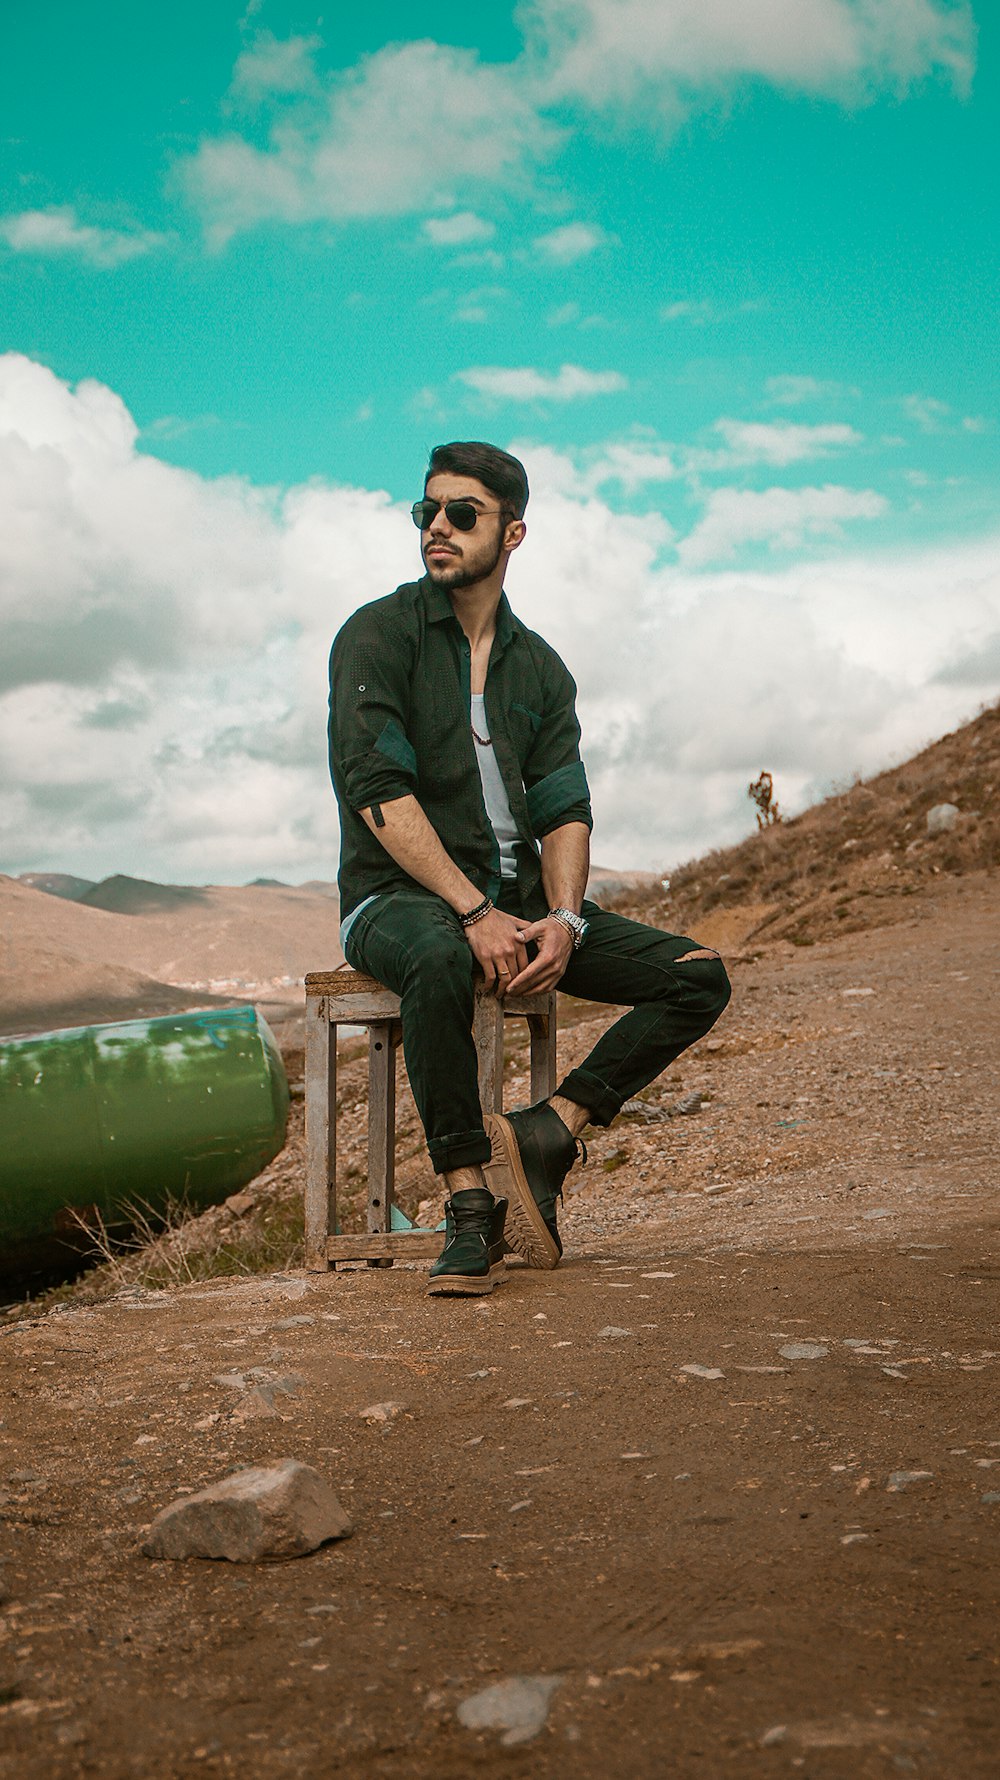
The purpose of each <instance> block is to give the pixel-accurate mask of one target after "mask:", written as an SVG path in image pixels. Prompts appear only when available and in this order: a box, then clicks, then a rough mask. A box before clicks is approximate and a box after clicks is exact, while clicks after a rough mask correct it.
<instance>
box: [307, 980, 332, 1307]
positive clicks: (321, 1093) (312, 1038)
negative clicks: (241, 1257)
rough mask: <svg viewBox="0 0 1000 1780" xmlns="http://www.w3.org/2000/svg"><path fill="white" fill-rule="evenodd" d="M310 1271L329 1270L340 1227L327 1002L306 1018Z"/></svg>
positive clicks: (330, 1043) (317, 1004)
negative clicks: (331, 1243)
mask: <svg viewBox="0 0 1000 1780" xmlns="http://www.w3.org/2000/svg"><path fill="white" fill-rule="evenodd" d="M305 1052H306V1055H305V1088H306V1185H305V1251H306V1266H307V1267H308V1268H310V1269H311V1270H312V1271H313V1272H317V1273H325V1272H326V1270H327V1258H326V1242H327V1238H328V1237H329V1234H330V1232H331V1230H335V1229H336V1227H337V1045H336V1035H335V1034H334V1033H333V1032H331V1030H330V1022H329V1019H328V1018H327V1007H326V1001H325V999H323V998H321V999H320V1000H319V1001H318V1002H317V1003H316V1004H315V1005H314V1006H311V1007H310V1008H309V1010H308V1012H307V1015H306V1042H305Z"/></svg>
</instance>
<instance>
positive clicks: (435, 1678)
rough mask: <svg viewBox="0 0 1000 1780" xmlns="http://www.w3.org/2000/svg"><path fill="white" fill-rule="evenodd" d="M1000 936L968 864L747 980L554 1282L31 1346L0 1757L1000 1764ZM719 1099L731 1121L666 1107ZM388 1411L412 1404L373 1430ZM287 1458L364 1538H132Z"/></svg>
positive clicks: (5, 1349) (489, 1776)
mask: <svg viewBox="0 0 1000 1780" xmlns="http://www.w3.org/2000/svg"><path fill="white" fill-rule="evenodd" d="M998 921H1000V913H998V906H997V900H996V897H995V894H994V893H993V884H992V882H991V880H990V878H989V876H988V875H987V874H985V873H983V874H973V875H971V876H970V877H968V878H962V879H958V880H953V881H951V882H948V881H944V882H939V884H938V886H937V887H935V889H934V890H933V891H932V892H930V893H925V894H923V895H919V896H916V897H913V898H911V899H909V901H908V904H907V912H906V919H905V920H902V921H899V922H897V923H896V924H894V925H892V926H885V927H881V928H878V929H876V930H874V931H872V932H868V933H859V932H853V933H848V934H845V935H838V936H836V937H835V938H833V939H830V940H824V941H821V942H819V943H817V944H816V945H814V946H809V947H801V946H794V945H792V944H790V943H789V942H787V941H784V942H782V941H778V942H770V943H765V944H764V945H763V946H762V947H761V948H760V950H759V953H758V954H757V955H756V956H755V957H754V958H752V959H751V958H749V957H748V958H744V959H743V960H741V961H738V962H737V963H736V964H735V966H734V971H733V975H734V985H735V993H734V998H733V1002H732V1004H731V1007H730V1008H729V1009H728V1010H727V1012H726V1014H725V1015H724V1017H723V1019H722V1021H721V1022H720V1024H719V1026H718V1027H717V1028H716V1030H715V1032H714V1033H713V1035H712V1037H711V1038H710V1039H709V1040H708V1041H707V1042H706V1043H704V1044H702V1045H700V1046H697V1047H695V1048H694V1049H693V1050H692V1051H691V1052H689V1053H687V1054H686V1055H685V1056H684V1057H683V1058H682V1059H680V1060H679V1063H678V1065H676V1066H675V1067H674V1068H672V1069H671V1070H670V1071H669V1072H668V1074H667V1076H666V1077H665V1078H664V1079H663V1081H662V1082H661V1083H660V1084H658V1085H657V1087H656V1088H655V1089H654V1090H653V1091H652V1092H651V1094H650V1096H649V1102H648V1104H649V1111H650V1113H652V1114H653V1115H654V1118H653V1122H646V1121H645V1120H643V1121H640V1120H638V1119H637V1118H634V1117H632V1118H629V1117H626V1118H622V1119H621V1120H619V1121H618V1122H617V1123H616V1125H615V1126H613V1127H612V1128H611V1129H609V1130H607V1131H604V1132H600V1133H595V1134H594V1136H593V1142H592V1144H591V1154H590V1161H589V1163H588V1165H587V1166H586V1167H585V1168H583V1169H581V1170H575V1171H574V1174H573V1176H571V1179H570V1183H569V1186H570V1193H569V1197H568V1203H567V1205H566V1208H565V1213H564V1216H563V1217H562V1227H563V1230H564V1234H565V1238H566V1258H565V1262H564V1264H563V1265H562V1266H561V1267H560V1268H559V1269H558V1271H557V1272H555V1273H544V1274H539V1273H532V1272H530V1271H528V1270H526V1269H521V1268H511V1269H509V1271H508V1277H507V1278H506V1279H505V1280H504V1282H503V1283H502V1285H501V1286H500V1287H499V1288H498V1289H497V1291H496V1292H495V1293H494V1294H493V1296H492V1297H491V1298H489V1299H488V1300H486V1301H485V1302H483V1303H479V1302H477V1301H468V1300H465V1301H463V1300H436V1299H435V1300H431V1299H429V1298H428V1297H427V1295H426V1274H425V1271H423V1270H420V1269H412V1270H411V1269H409V1268H398V1267H397V1268H394V1269H393V1270H392V1271H391V1272H381V1271H378V1272H372V1271H368V1270H367V1269H365V1268H361V1269H360V1270H359V1271H356V1272H341V1273H337V1274H328V1275H316V1274H309V1275H307V1274H304V1273H298V1274H295V1273H291V1274H290V1273H287V1272H286V1273H284V1274H279V1275H273V1274H272V1275H270V1276H265V1277H258V1278H249V1279H247V1278H244V1279H220V1280H215V1281H212V1282H208V1283H205V1284H200V1285H193V1286H187V1287H181V1288H171V1289H168V1290H164V1291H162V1292H145V1293H143V1292H142V1291H138V1290H132V1291H130V1292H129V1291H125V1292H123V1293H121V1294H120V1295H119V1296H118V1297H117V1298H115V1299H113V1300H111V1301H109V1302H106V1303H102V1304H96V1305H89V1306H88V1305H85V1304H83V1303H82V1302H79V1301H78V1302H77V1303H75V1304H73V1305H70V1306H67V1307H66V1308H65V1309H64V1310H61V1311H59V1312H56V1313H53V1314H51V1315H49V1316H47V1317H42V1318H39V1319H36V1320H30V1321H24V1322H21V1323H19V1324H17V1325H16V1326H13V1327H9V1328H8V1329H7V1330H6V1331H5V1332H4V1333H3V1334H2V1335H0V1401H2V1402H3V1405H4V1408H3V1423H2V1426H0V1521H2V1523H3V1524H2V1526H0V1541H2V1551H3V1555H4V1557H5V1559H6V1562H5V1564H4V1567H3V1576H2V1582H3V1592H5V1593H6V1596H7V1600H6V1603H5V1604H4V1605H3V1606H2V1607H0V1746H5V1747H6V1751H7V1753H6V1756H2V1755H0V1773H2V1774H3V1775H4V1776H6V1775H10V1776H11V1780H14V1777H16V1780H78V1777H80V1776H84V1775H86V1776H93V1777H94V1780H133V1777H134V1776H137V1775H141V1776H142V1780H178V1777H179V1776H184V1777H186V1776H189V1775H190V1776H194V1775H208V1776H218V1777H219V1780H224V1777H225V1776H227V1775H235V1774H242V1775H246V1776H248V1777H250V1776H252V1780H272V1777H273V1780H281V1777H282V1776H286V1775H295V1776H296V1777H301V1780H326V1777H327V1776H329V1775H332V1774H336V1775H337V1776H338V1777H340V1780H467V1777H468V1776H469V1775H472V1774H475V1775H477V1776H483V1777H484V1780H493V1777H495V1780H609V1777H612V1780H618V1776H622V1780H663V1777H664V1776H667V1775H669V1776H671V1777H675V1776H676V1780H725V1777H726V1776H729V1775H732V1776H734V1780H735V1777H736V1776H739V1777H740V1780H779V1777H784V1776H792V1777H794V1776H798V1775H804V1776H806V1780H895V1777H896V1776H898V1775H901V1774H902V1775H906V1774H910V1775H918V1776H919V1775H925V1776H927V1777H928V1780H930V1777H931V1776H940V1777H941V1780H959V1777H960V1780H993V1776H994V1775H995V1772H996V1748H997V1736H998V1731H1000V1717H998V1692H1000V1662H998V1655H997V1643H996V1625H997V1615H998V1605H1000V1603H998V1598H997V1575H996V1565H995V1549H996V1530H997V1524H998V1523H997V1516H998V1515H1000V1426H998V1423H997V1416H996V1401H997V1399H996V1373H997V1364H998V1358H1000V1356H998V1352H997V1349H998V1346H1000V1343H998V1341H997V1334H996V1330H997V1319H996V1305H995V1290H996V1284H997V1278H998V1272H997V1261H996V1244H995V1235H996V1204H995V1195H996V1182H997V1172H996V1161H995V1158H996V1155H997V1148H998V1115H1000V1092H998V1081H997V1069H998V1060H997V1047H996V1039H995V1007H996V992H997V986H998V984H997V968H998V960H1000V932H998ZM571 1011H572V1010H567V1012H571ZM578 1012H579V1013H580V1014H581V1015H582V1016H583V1017H582V1018H580V1019H579V1021H578V1023H576V1024H570V1023H567V1025H566V1027H565V1029H564V1032H563V1034H562V1037H561V1041H560V1042H561V1050H562V1055H563V1058H564V1060H565V1061H566V1062H571V1061H573V1060H574V1059H575V1057H576V1056H577V1055H578V1054H579V1052H580V1051H581V1049H583V1048H584V1047H586V1045H587V1044H588V1043H589V1042H592V1039H593V1036H594V1033H593V1030H588V1028H591V1027H592V1025H593V1024H594V1023H595V1022H596V1021H597V1018H598V1016H597V1013H596V1010H595V1009H593V1008H590V1007H584V1005H583V1004H578ZM605 1017H606V1016H604V1015H602V1016H600V1018H601V1019H602V1020H603V1019H604V1018H605ZM519 1067H522V1068H523V1058H522V1060H521V1065H519ZM364 1073H365V1064H364V1061H363V1059H361V1058H358V1059H357V1060H356V1061H355V1062H348V1063H347V1064H346V1066H345V1068H344V1070H343V1074H342V1079H341V1100H342V1111H341V1124H342V1129H343V1131H344V1137H345V1145H344V1155H343V1162H344V1167H345V1173H347V1174H348V1175H350V1176H353V1177H355V1190H354V1195H353V1199H352V1205H353V1206H354V1208H355V1209H356V1200H357V1188H358V1183H357V1179H356V1177H357V1174H358V1171H359V1169H360V1168H361V1167H363V1143H364V1120H363V1110H364V1109H363V1078H364ZM523 1086H524V1083H523V1081H522V1082H518V1081H517V1079H516V1078H515V1079H512V1080H511V1082H510V1083H509V1088H510V1093H511V1096H512V1098H516V1097H517V1095H518V1093H519V1091H520V1090H521V1089H522V1088H523ZM692 1088H699V1089H700V1090H701V1091H702V1092H703V1093H704V1095H705V1104H704V1106H703V1109H702V1111H701V1113H700V1114H699V1115H698V1116H696V1117H692V1118H680V1117H673V1118H668V1117H664V1116H663V1114H664V1113H666V1112H667V1111H668V1110H669V1108H670V1106H671V1103H672V1102H674V1101H675V1100H676V1098H677V1097H678V1095H680V1094H682V1093H686V1092H688V1091H689V1090H690V1089H692ZM401 1112H402V1119H401V1127H402V1128H401V1142H400V1156H401V1167H400V1175H401V1184H402V1185H403V1187H404V1188H405V1190H406V1191H407V1193H408V1194H409V1195H410V1196H411V1198H412V1197H416V1196H417V1195H418V1194H419V1192H420V1188H421V1179H426V1177H427V1163H426V1159H425V1158H424V1157H423V1155H422V1153H421V1154H414V1155H413V1156H412V1157H411V1150H412V1149H413V1148H414V1147H415V1146H416V1147H419V1146H418V1145H417V1138H416V1132H415V1129H414V1123H413V1112H412V1103H411V1102H410V1101H409V1097H408V1096H405V1095H404V1096H403V1098H402V1104H401ZM656 1115H659V1117H658V1118H657V1116H656ZM295 1129H296V1135H295V1136H294V1138H293V1142H292V1144H291V1145H290V1146H289V1151H287V1152H286V1153H285V1157H284V1158H283V1166H284V1167H288V1165H289V1164H291V1165H292V1172H293V1173H297V1175H298V1184H299V1185H300V1184H301V1158H302V1148H301V1121H300V1118H298V1117H297V1119H296V1127H295ZM291 1184H294V1183H290V1185H291ZM345 1210H346V1207H345ZM229 1215H230V1217H231V1219H232V1220H233V1221H234V1222H235V1223H239V1222H240V1220H241V1217H242V1216H243V1215H245V1213H243V1212H241V1211H237V1210H235V1209H233V1210H231V1211H230V1214H229ZM275 1380H281V1381H283V1386H284V1388H283V1389H281V1390H280V1393H279V1394H278V1395H276V1396H275V1404H274V1406H273V1412H272V1413H270V1414H269V1413H267V1410H266V1406H265V1411H264V1413H262V1414H260V1413H258V1415H257V1416H254V1414H253V1400H254V1387H255V1386H257V1385H258V1384H260V1383H261V1382H263V1383H264V1384H267V1383H268V1382H271V1384H272V1386H273V1384H274V1381H275ZM386 1400H390V1401H395V1402H397V1403H399V1404H401V1405H403V1408H402V1409H401V1412H400V1414H399V1416H398V1418H397V1419H396V1420H394V1421H393V1422H391V1423H390V1424H389V1425H388V1426H387V1427H384V1428H382V1429H381V1430H380V1429H379V1428H378V1427H373V1426H370V1425H368V1424H367V1423H366V1422H365V1421H364V1420H363V1419H361V1418H360V1415H359V1412H360V1411H361V1410H362V1409H364V1408H365V1407H366V1406H368V1405H371V1404H374V1403H380V1402H385V1401H386ZM283 1456H295V1457H298V1458H301V1459H303V1460H305V1461H307V1462H309V1463H311V1464H313V1465H315V1466H316V1467H317V1468H318V1469H319V1470H320V1471H321V1472H322V1473H323V1474H324V1475H325V1476H327V1477H328V1478H329V1479H330V1481H331V1482H332V1484H333V1485H334V1487H335V1488H336V1489H337V1491H338V1493H339V1495H340V1496H341V1499H342V1501H343V1502H344V1504H345V1506H346V1507H347V1508H348V1510H349V1512H350V1513H351V1514H352V1516H353V1518H354V1522H355V1532H354V1535H353V1537H352V1538H351V1539H350V1540H348V1541H347V1542H346V1543H344V1544H342V1545H337V1546H333V1547H329V1548H326V1549H324V1550H321V1551H319V1552H317V1553H315V1554H314V1555H313V1556H312V1557H309V1558H305V1559H302V1560H300V1561H297V1562H292V1563H283V1564H271V1565H260V1566H256V1567H253V1566H236V1565H233V1566H230V1565H228V1564H221V1563H220V1564H211V1563H198V1562H195V1563H189V1564H169V1563H150V1562H149V1561H148V1560H146V1559H145V1558H143V1557H142V1556H140V1554H139V1550H138V1542H139V1539H140V1537H141V1529H142V1527H143V1526H144V1525H145V1524H148V1522H149V1520H150V1519H151V1518H152V1516H153V1514H154V1513H155V1512H156V1511H157V1510H158V1509H159V1508H160V1507H162V1506H163V1505H164V1504H165V1503H166V1502H168V1501H170V1500H171V1499H172V1498H173V1497H175V1496H176V1494H177V1493H178V1491H180V1490H191V1489H197V1488H199V1487H200V1486H201V1485H202V1484H204V1483H207V1482H209V1481H211V1480H213V1479H215V1478H218V1477H220V1476H221V1475H223V1474H224V1473H225V1472H227V1471H228V1470H229V1469H230V1468H232V1467H239V1466H241V1465H252V1464H261V1463H265V1462H267V1461H270V1460H275V1459H278V1458H281V1457H283ZM517 1675H532V1676H539V1675H541V1676H544V1677H548V1678H550V1679H551V1680H552V1681H553V1683H554V1686H553V1690H552V1694H551V1700H550V1702H549V1709H548V1713H547V1717H546V1715H545V1714H543V1717H545V1719H546V1721H545V1722H544V1724H543V1725H542V1727H541V1728H540V1730H539V1732H538V1734H537V1736H536V1737H535V1738H534V1740H532V1741H530V1742H527V1743H525V1744H523V1745H513V1746H510V1747H504V1746H503V1744H502V1743H501V1741H500V1733H499V1732H498V1731H489V1730H479V1731H476V1730H469V1729H466V1728H465V1727H464V1726H463V1724H462V1722H461V1720H460V1718H459V1716H458V1709H459V1707H460V1705H461V1703H462V1702H463V1701H464V1700H466V1699H468V1698H469V1696H473V1695H476V1694H477V1693H479V1692H480V1691H481V1690H483V1689H485V1688H489V1687H491V1686H494V1685H496V1684H497V1683H500V1682H502V1681H504V1680H505V1679H506V1678H508V1677H511V1676H517ZM4 1701H5V1702H6V1703H4ZM5 1762H6V1765H4V1763H5Z"/></svg>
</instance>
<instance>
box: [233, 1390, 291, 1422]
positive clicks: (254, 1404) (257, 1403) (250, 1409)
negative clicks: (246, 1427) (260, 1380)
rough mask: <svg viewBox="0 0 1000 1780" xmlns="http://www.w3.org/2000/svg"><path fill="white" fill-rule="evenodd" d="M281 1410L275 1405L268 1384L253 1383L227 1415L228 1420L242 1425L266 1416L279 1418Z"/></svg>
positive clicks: (272, 1393)
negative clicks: (252, 1386) (250, 1389)
mask: <svg viewBox="0 0 1000 1780" xmlns="http://www.w3.org/2000/svg"><path fill="white" fill-rule="evenodd" d="M280 1415H281V1411H280V1410H279V1409H277V1408H276V1407H275V1402H274V1391H273V1389H272V1388H270V1387H269V1386H268V1385H266V1384H264V1385H261V1384H258V1385H254V1388H253V1390H252V1391H248V1392H247V1394H246V1396H245V1397H241V1398H240V1401H239V1402H238V1403H237V1405H236V1407H235V1409H234V1410H233V1411H232V1414H231V1415H230V1417H229V1420H230V1422H233V1423H235V1424H236V1426H237V1427H242V1426H243V1424H244V1423H245V1422H255V1421H262V1420H265V1419H267V1418H268V1417H271V1418H272V1419H273V1418H280Z"/></svg>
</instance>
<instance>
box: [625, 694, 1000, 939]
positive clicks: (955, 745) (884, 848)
mask: <svg viewBox="0 0 1000 1780" xmlns="http://www.w3.org/2000/svg"><path fill="white" fill-rule="evenodd" d="M998 792H1000V705H992V706H990V707H989V708H988V709H987V710H985V711H982V712H981V713H980V715H979V716H978V717H975V718H973V720H972V721H971V722H970V723H966V724H963V725H962V727H961V728H960V729H956V730H954V731H952V733H951V734H949V735H946V736H943V737H942V738H941V739H940V741H937V742H933V743H932V744H931V745H930V747H927V748H924V749H923V750H922V752H921V753H919V754H916V755H914V756H913V758H912V759H911V760H907V761H905V762H904V763H903V764H902V765H901V766H896V767H891V768H889V769H888V770H887V771H885V772H882V773H878V774H876V776H875V777H873V778H871V779H859V780H858V781H857V782H856V783H854V784H852V785H850V786H848V787H847V788H846V789H845V790H844V791H840V792H837V793H835V794H834V795H833V796H831V797H828V798H826V799H825V800H824V802H822V803H819V804H815V805H813V807H812V808H811V809H808V810H805V811H803V813H802V814H801V815H799V816H794V817H792V818H791V819H790V820H788V821H784V820H782V821H779V822H777V823H775V824H774V825H773V826H771V827H769V828H766V829H764V830H763V831H761V832H755V833H753V834H751V835H749V836H748V838H747V839H746V840H744V841H740V842H739V843H738V844H737V845H735V846H732V847H725V848H721V849H719V850H718V851H715V852H711V853H706V854H705V855H704V856H703V857H702V858H700V859H696V860H693V861H692V862H691V863H689V864H686V865H684V866H682V867H681V869H680V870H679V871H674V872H673V873H672V874H671V877H670V880H669V889H668V890H667V891H662V890H657V891H651V892H650V893H649V894H648V895H645V896H642V895H640V896H629V897H627V898H626V899H623V900H622V901H621V902H619V904H618V906H619V907H621V908H624V907H625V905H626V901H627V905H628V908H629V911H630V912H635V913H636V914H638V915H639V916H640V918H642V919H645V920H649V921H653V922H654V923H655V924H656V925H657V926H661V927H666V928H668V929H671V930H673V931H674V932H693V931H695V930H697V933H698V936H699V938H703V939H704V940H705V941H706V942H707V943H709V944H712V945H716V946H718V947H719V948H720V950H722V951H731V950H733V949H734V948H737V949H738V948H739V947H740V946H742V945H745V944H747V943H749V942H750V941H756V939H757V938H758V937H760V938H764V937H765V936H766V938H767V939H768V940H776V939H784V940H790V941H791V942H792V943H793V944H794V945H800V946H801V945H812V944H814V943H815V942H816V941H817V940H821V939H829V938H832V937H833V936H834V935H836V934H839V933H855V932H861V931H863V930H867V929H869V928H872V927H881V926H885V925H886V924H888V923H891V922H894V921H899V920H902V919H903V918H904V916H905V915H906V913H907V911H908V909H909V907H910V906H911V905H910V901H909V899H910V898H912V897H914V896H917V895H919V894H920V893H921V892H922V891H926V890H927V889H929V888H931V887H932V886H933V884H934V882H935V880H936V879H938V878H941V877H943V876H963V875H965V874H966V873H969V872H973V871H982V870H986V871H995V870H996V868H997V866H998V864H1000V802H998ZM776 793H777V796H778V800H779V803H780V797H781V785H780V782H779V783H778V784H777V785H776ZM943 803H952V804H955V805H957V807H958V810H959V812H960V814H959V818H958V821H957V823H956V826H955V827H954V828H953V829H952V830H951V831H950V832H947V833H944V834H939V835H931V834H929V833H928V826H927V815H928V812H929V811H930V810H931V809H933V808H934V807H935V806H936V805H938V804H943Z"/></svg>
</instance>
